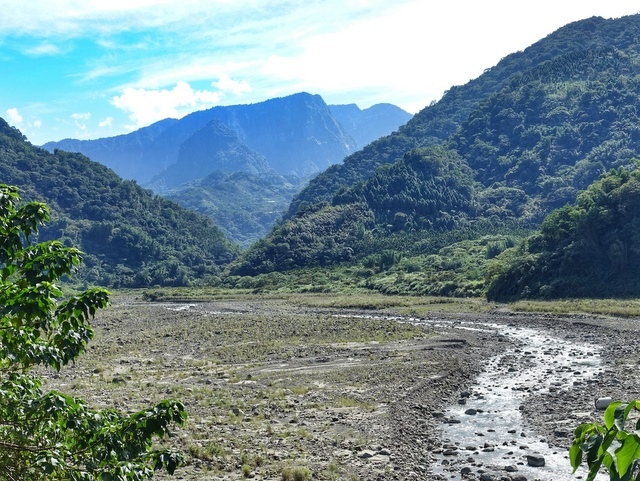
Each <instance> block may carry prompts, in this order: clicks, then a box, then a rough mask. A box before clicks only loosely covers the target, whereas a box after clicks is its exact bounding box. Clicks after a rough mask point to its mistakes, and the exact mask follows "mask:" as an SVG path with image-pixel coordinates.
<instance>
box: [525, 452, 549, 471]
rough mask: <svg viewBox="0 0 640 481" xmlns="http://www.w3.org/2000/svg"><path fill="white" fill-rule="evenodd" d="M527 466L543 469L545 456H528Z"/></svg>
mask: <svg viewBox="0 0 640 481" xmlns="http://www.w3.org/2000/svg"><path fill="white" fill-rule="evenodd" d="M527 464H528V465H529V466H531V467H533V468H542V467H543V466H544V464H545V462H544V456H542V455H540V454H527Z"/></svg>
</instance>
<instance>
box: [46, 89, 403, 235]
mask: <svg viewBox="0 0 640 481" xmlns="http://www.w3.org/2000/svg"><path fill="white" fill-rule="evenodd" d="M410 118H411V115H410V114H408V113H407V112H405V111H403V110H402V109H400V108H398V107H396V106H393V105H390V104H378V105H374V106H372V107H370V108H368V109H364V110H361V109H360V108H358V107H357V106H356V105H355V104H351V105H335V106H328V105H327V104H326V103H325V102H324V100H323V99H322V97H320V96H319V95H311V94H308V93H299V94H295V95H291V96H288V97H283V98H276V99H270V100H267V101H264V102H260V103H256V104H250V105H234V106H224V107H222V106H221V107H214V108H211V109H208V110H203V111H199V112H194V113H192V114H190V115H187V116H185V117H183V118H182V119H180V120H176V119H165V120H162V121H160V122H156V123H155V124H153V125H151V126H149V127H145V128H142V129H139V130H137V131H135V132H132V133H130V134H126V135H120V136H116V137H110V138H105V139H97V140H76V139H65V140H61V141H59V142H48V143H46V144H45V145H43V148H45V149H47V150H49V151H51V152H53V151H55V150H56V149H60V150H64V151H69V152H80V153H83V154H84V155H87V156H88V157H90V158H91V159H93V160H95V161H98V162H101V163H102V164H104V165H106V166H108V167H110V168H112V169H113V170H114V171H115V172H117V173H118V174H120V175H121V176H122V177H124V178H127V179H133V180H136V181H137V182H138V183H140V184H141V185H143V186H144V187H147V188H151V189H152V190H153V191H154V192H156V193H159V194H163V195H166V196H167V197H170V198H172V199H174V200H175V201H176V202H179V203H183V204H185V205H189V207H190V208H194V209H196V210H199V211H200V212H202V213H204V214H206V215H209V216H211V217H212V218H213V219H214V220H215V222H216V223H217V224H218V225H219V226H220V227H221V228H222V229H223V230H224V231H225V232H226V233H227V235H228V236H229V237H230V238H231V239H232V240H234V241H235V242H239V243H241V244H243V245H248V244H249V243H251V242H252V241H255V240H257V239H258V238H260V237H262V236H264V235H265V234H266V233H267V232H268V231H269V229H270V228H271V227H272V226H273V222H274V221H275V220H276V219H277V218H278V216H274V215H273V212H277V213H278V214H279V213H281V212H283V211H284V210H286V208H287V207H288V205H289V203H290V201H291V199H292V197H293V195H294V194H295V193H297V192H298V191H299V190H300V188H301V187H302V186H303V185H304V184H305V182H306V181H307V180H308V179H309V178H310V177H311V176H313V175H316V174H318V173H319V172H321V171H323V170H325V169H326V168H327V167H329V166H330V165H332V164H335V163H338V162H341V161H342V159H343V158H344V157H345V156H347V155H348V154H350V153H352V152H354V151H356V150H357V148H358V147H359V146H362V145H366V144H367V143H369V142H371V141H372V140H374V139H376V138H378V137H380V136H382V135H385V134H388V133H390V132H392V131H393V130H394V129H396V128H398V127H399V126H400V125H402V124H403V123H405V122H406V121H407V120H409V119H410ZM234 172H242V173H246V174H249V176H255V182H254V183H255V188H254V190H253V191H251V196H250V198H246V197H244V198H237V199H236V202H237V203H238V204H239V207H240V208H239V209H237V208H234V206H231V210H230V211H227V208H228V207H229V206H230V204H229V202H228V199H227V198H225V194H221V197H220V198H219V197H218V194H217V193H218V192H225V193H226V192H230V191H232V190H233V189H234V186H233V185H226V184H227V183H229V182H231V183H233V182H234V181H235V179H236V177H229V176H220V175H218V174H219V173H234ZM210 174H213V175H214V177H215V178H216V179H217V180H216V183H215V188H213V187H214V184H213V183H212V182H211V180H209V181H204V182H196V181H199V180H204V179H205V178H206V177H207V176H209V175H210ZM242 178H243V179H244V181H245V182H246V180H247V179H248V178H249V177H247V176H243V177H242ZM193 182H195V183H193ZM183 191H184V193H183ZM273 191H279V192H281V193H282V195H278V196H277V197H275V198H270V195H271V192H273ZM195 197H200V200H199V201H194V199H195ZM187 199H189V200H187ZM183 201H184V202H183ZM245 201H246V202H245ZM243 202H245V203H244V204H243ZM260 206H263V207H260ZM239 213H244V214H241V215H240V216H239ZM230 219H235V221H234V222H233V223H228V222H229V221H230Z"/></svg>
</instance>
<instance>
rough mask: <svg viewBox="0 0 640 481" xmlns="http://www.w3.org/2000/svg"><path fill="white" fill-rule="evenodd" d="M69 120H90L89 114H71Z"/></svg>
mask: <svg viewBox="0 0 640 481" xmlns="http://www.w3.org/2000/svg"><path fill="white" fill-rule="evenodd" d="M71 118H72V119H73V120H89V119H90V118H91V112H86V113H75V114H71Z"/></svg>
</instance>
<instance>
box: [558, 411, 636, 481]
mask: <svg viewBox="0 0 640 481" xmlns="http://www.w3.org/2000/svg"><path fill="white" fill-rule="evenodd" d="M638 411H640V401H638V400H636V401H632V402H630V403H622V402H620V401H615V402H613V403H611V404H610V405H609V406H608V407H607V409H606V410H605V412H604V424H598V423H585V424H581V425H580V426H578V427H577V428H576V431H575V438H574V441H573V444H572V445H571V449H570V450H569V459H570V461H571V466H572V467H573V471H574V473H575V471H576V469H578V467H579V466H580V465H581V464H582V461H583V455H584V456H586V461H587V466H588V468H589V475H588V476H587V481H593V480H594V479H595V477H596V475H597V474H598V471H599V470H600V468H601V467H602V465H604V466H605V467H606V469H607V471H608V472H609V478H610V479H611V481H638V480H640V420H638V419H637V416H636V419H634V421H635V422H634V423H633V425H632V427H631V429H627V428H626V427H625V424H626V422H627V421H630V416H629V415H630V414H631V413H632V412H636V414H637V412H638Z"/></svg>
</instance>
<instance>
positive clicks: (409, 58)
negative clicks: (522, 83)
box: [0, 0, 640, 145]
mask: <svg viewBox="0 0 640 481" xmlns="http://www.w3.org/2000/svg"><path fill="white" fill-rule="evenodd" d="M0 12H2V13H1V14H0V65H1V70H0V71H1V72H2V73H1V75H0V117H2V118H4V119H5V120H6V121H7V122H8V123H9V124H11V125H13V126H15V127H17V128H19V129H20V130H21V131H22V132H23V133H24V134H25V135H26V136H27V137H28V139H29V140H30V141H31V142H32V143H33V144H35V145H41V144H43V143H45V142H47V141H50V140H60V139H63V138H77V139H95V138H100V137H110V136H113V135H119V134H123V133H128V132H131V131H133V130H136V129H139V128H141V127H144V126H147V125H150V124H152V123H153V122H156V121H158V120H161V119H164V118H168V117H173V118H180V117H183V116H184V115H186V114H188V113H190V112H193V111H196V110H203V109H207V108H211V107H213V106H216V105H237V104H250V103H256V102H262V101H264V100H267V99H270V98H275V97H284V96H287V95H292V94H294V93H298V92H309V93H312V94H319V95H321V96H322V97H323V99H324V100H325V102H327V103H328V104H351V103H355V104H357V105H358V106H359V107H360V108H361V109H365V108H368V107H370V106H371V105H374V104H377V103H392V104H395V105H397V106H399V107H401V108H403V109H405V110H407V111H408V112H410V113H416V112H418V111H419V110H421V109H422V108H424V107H425V106H427V105H428V104H429V103H430V102H431V101H433V100H438V99H440V98H441V97H442V95H443V93H444V92H445V91H446V90H447V89H449V88H450V87H451V86H453V85H462V84H464V83H466V82H468V81H469V80H471V79H473V78H476V77H478V76H479V75H481V74H482V72H483V71H484V70H485V69H487V68H490V67H492V66H494V65H495V64H497V63H498V62H499V61H500V59H501V58H503V57H505V56H507V55H508V54H510V53H513V52H516V51H519V50H524V49H525V48H526V47H528V46H529V45H531V44H533V43H535V42H536V41H538V40H540V39H541V38H543V37H545V36H547V35H548V34H550V33H552V32H553V31H555V30H557V29H558V28H560V27H562V26H563V25H565V24H567V23H570V22H573V21H576V20H581V19H584V18H588V17H591V16H594V15H595V16H602V17H605V18H617V17H621V16H624V15H630V14H635V13H638V12H640V3H638V2H637V0H608V1H606V2H604V1H602V0H580V1H577V0H576V1H573V0H536V1H529V0H527V1H524V0H523V1H519V2H517V1H514V0H482V1H481V0H447V1H442V0H315V1H314V0H269V1H266V0H107V1H104V0H102V1H99V0H94V1H91V0H29V1H26V2H25V1H21V0H0Z"/></svg>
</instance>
